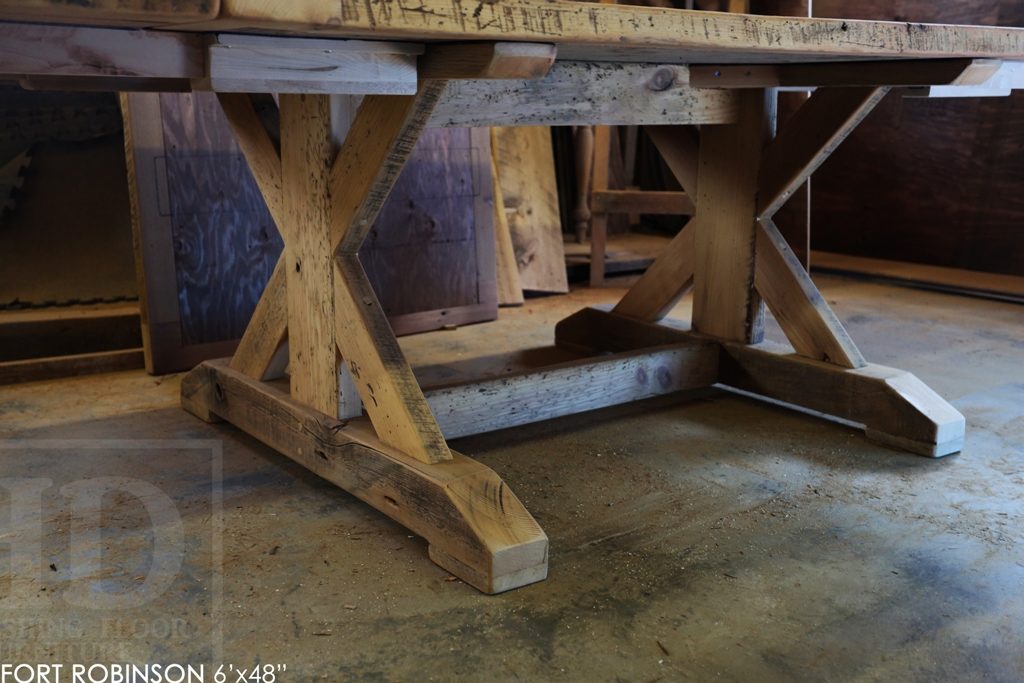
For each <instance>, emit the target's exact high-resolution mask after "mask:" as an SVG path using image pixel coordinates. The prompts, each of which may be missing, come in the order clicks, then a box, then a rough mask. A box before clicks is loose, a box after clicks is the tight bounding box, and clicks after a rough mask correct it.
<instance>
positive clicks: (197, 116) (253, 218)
mask: <svg viewBox="0 0 1024 683" xmlns="http://www.w3.org/2000/svg"><path fill="white" fill-rule="evenodd" d="M160 109H161V121H162V123H163V137H164V148H165V159H164V162H165V164H166V178H167V189H166V192H167V197H166V201H167V204H166V209H165V210H166V213H167V214H169V215H170V221H171V229H172V239H173V245H174V250H173V258H174V272H175V282H176V285H171V286H172V287H174V288H175V289H176V291H177V298H178V308H179V311H178V319H179V320H180V324H181V330H182V342H183V343H184V344H186V345H188V344H202V343H208V342H214V341H220V340H225V339H238V338H239V337H241V336H242V332H243V331H244V330H245V326H246V323H247V322H248V320H249V317H250V316H251V314H252V311H253V309H254V308H255V305H256V302H257V301H258V300H259V297H260V294H261V293H262V290H263V285H264V284H265V283H266V281H267V278H268V277H269V276H270V273H271V271H272V269H273V268H274V264H275V263H276V261H277V255H278V253H279V251H280V249H281V240H280V237H279V235H278V233H277V229H276V227H275V223H274V220H273V218H272V217H271V216H270V214H269V212H268V211H267V207H266V204H265V203H264V201H263V199H262V197H261V196H260V193H259V189H258V187H257V185H256V183H255V181H254V180H253V177H252V175H251V173H250V172H249V170H248V165H247V163H246V161H245V158H244V157H243V156H242V154H241V153H240V150H239V147H238V145H237V144H236V142H235V140H234V137H233V136H232V134H231V131H230V128H229V127H228V125H227V124H226V122H225V119H224V117H223V114H222V113H221V109H220V106H219V104H218V102H217V98H216V97H215V96H214V95H212V94H206V93H193V94H163V95H160ZM242 245H244V247H243V248H240V246H242ZM168 284H170V283H168ZM225 285H227V286H225Z"/></svg>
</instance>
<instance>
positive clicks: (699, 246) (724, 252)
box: [693, 90, 774, 342]
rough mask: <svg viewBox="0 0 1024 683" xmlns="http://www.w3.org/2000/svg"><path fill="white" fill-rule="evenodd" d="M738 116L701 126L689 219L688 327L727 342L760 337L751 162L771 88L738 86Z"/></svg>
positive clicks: (769, 108) (769, 111) (767, 115)
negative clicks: (733, 120) (726, 122)
mask: <svg viewBox="0 0 1024 683" xmlns="http://www.w3.org/2000/svg"><path fill="white" fill-rule="evenodd" d="M740 96H741V98H742V99H741V109H740V119H739V121H738V122H737V123H735V124H733V125H730V126H707V127H706V128H704V129H703V130H702V131H701V144H700V167H699V172H698V181H697V182H698V188H697V215H698V219H697V221H696V223H695V225H694V226H693V227H694V229H695V233H694V251H695V254H696V260H695V264H696V268H695V271H694V296H693V327H694V329H695V330H698V331H700V332H702V333H704V334H708V335H711V336H713V337H718V338H719V339H728V340H732V341H745V342H754V341H759V340H760V336H761V325H762V320H763V314H762V304H761V302H760V299H759V297H758V296H757V294H756V292H755V290H754V217H755V213H754V212H755V209H756V201H757V169H758V166H759V165H760V164H759V162H760V158H761V149H762V147H763V145H764V141H765V139H766V138H767V137H768V136H769V135H770V126H771V125H772V123H773V117H774V91H762V90H743V91H740Z"/></svg>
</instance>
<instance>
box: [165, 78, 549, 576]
mask: <svg viewBox="0 0 1024 683" xmlns="http://www.w3.org/2000/svg"><path fill="white" fill-rule="evenodd" d="M443 87H444V82H443V81H440V80H424V81H422V84H421V86H420V88H419V92H418V93H417V94H416V95H414V96H367V97H365V98H364V99H363V102H362V104H361V106H360V108H359V110H358V113H357V114H356V117H355V120H354V121H353V123H352V126H351V128H350V129H349V131H348V134H347V136H346V137H345V140H344V143H343V144H342V145H341V148H340V150H339V149H337V148H336V145H335V143H334V142H333V136H332V130H331V116H330V101H329V99H328V97H326V96H321V95H282V96H281V98H280V102H281V106H280V116H279V121H280V130H279V131H278V130H277V129H276V127H275V126H274V125H272V123H271V125H268V118H269V120H270V121H271V122H272V120H273V119H274V117H272V116H271V117H267V116H261V115H260V114H261V112H260V111H258V109H257V107H256V106H255V104H254V102H255V100H254V99H253V98H251V97H250V96H248V95H226V94H224V95H221V103H222V105H223V109H224V111H225V114H226V115H227V117H228V120H229V122H230V123H231V125H232V127H233V129H234V131H235V135H236V138H237V139H238V141H239V144H240V146H241V148H242V151H243V153H244V154H245V156H246V158H247V160H248V162H249V166H250V169H251V170H252V172H253V175H254V177H255V178H256V182H257V184H258V186H259V188H260V191H261V192H262V193H263V195H264V197H265V199H266V202H267V206H268V207H269V209H270V212H271V214H272V216H273V218H274V220H275V221H276V222H277V224H278V227H279V230H280V232H281V234H282V237H283V238H284V242H285V249H284V253H283V254H282V256H281V258H280V260H279V262H278V263H277V265H276V267H275V269H274V272H273V275H272V276H271V278H270V281H269V283H268V285H267V288H266V289H265V291H264V293H263V296H262V297H261V299H260V301H259V303H258V305H257V307H256V310H255V312H254V314H253V317H252V320H251V322H250V324H249V327H248V328H247V330H246V332H245V335H244V337H243V339H242V341H241V344H240V345H239V348H238V351H237V353H236V354H235V356H234V357H233V358H232V359H231V360H230V362H229V363H225V362H223V361H212V362H206V363H203V364H201V365H200V366H199V367H198V368H196V369H195V370H193V371H192V373H190V374H189V375H188V376H187V377H186V379H185V380H184V381H183V383H182V401H183V404H184V405H185V407H187V408H188V409H189V410H191V411H192V412H194V413H195V414H197V415H199V416H201V417H204V418H207V419H215V418H224V419H227V420H228V421H230V422H231V423H232V424H234V425H236V426H238V427H240V428H242V429H244V430H245V431H246V432H248V433H250V434H252V435H253V436H256V437H257V438H259V439H261V440H262V441H264V442H265V443H267V444H269V445H271V446H273V447H274V448H275V449H277V450H279V451H280V452H282V453H284V454H285V455H288V456H289V457H291V458H292V459H294V460H296V461H297V462H299V463H300V464H302V465H303V466H305V467H307V468H308V469H310V470H312V471H314V472H316V473H317V474H319V475H321V476H323V477H325V478H326V479H328V480H330V481H332V482H334V483H336V484H337V485H339V486H341V487H342V488H344V489H345V490H347V491H349V492H351V493H353V494H354V495H356V496H358V497H359V498H361V499H362V500H364V501H366V502H368V503H370V504H371V505H373V506H374V507H376V508H377V509H378V510H380V511H382V512H384V513H385V514H387V515H388V516H390V517H392V518H393V519H395V520H397V521H398V522H400V523H401V524H403V525H405V526H406V527H408V528H409V529H411V530H413V531H415V532H416V533H418V534H420V535H422V536H424V537H425V538H426V539H427V540H428V541H429V542H430V556H431V558H432V559H433V560H434V561H435V562H437V563H438V564H440V565H441V566H443V567H444V568H446V569H447V570H448V571H450V572H452V573H453V574H455V575H457V576H459V577H460V578H462V579H463V580H465V581H466V582H467V583H470V584H472V585H474V586H476V587H477V588H479V589H480V590H482V591H485V592H489V593H494V592H500V591H503V590H508V589H510V588H515V587H518V586H522V585H525V584H528V583H532V582H534V581H539V580H541V579H543V578H544V577H545V576H546V574H547V547H548V541H547V537H546V536H545V534H544V532H543V531H542V530H541V529H540V527H539V526H538V525H537V523H536V522H535V521H534V519H533V518H532V517H531V516H530V514H529V512H527V511H526V509H525V508H524V507H523V505H522V503H521V502H520V501H519V500H518V499H517V498H516V496H515V494H513V493H512V491H511V490H510V489H509V488H508V487H507V486H506V485H505V484H504V482H502V480H501V479H500V478H499V477H498V476H497V475H496V474H495V473H494V472H493V471H492V470H491V469H490V468H488V467H485V466H484V465H482V464H480V463H478V462H475V461H473V460H471V459H469V458H466V457H465V456H462V455H459V454H457V453H453V452H451V451H450V450H449V448H448V446H447V444H446V442H445V440H444V437H443V436H442V434H441V430H440V428H439V427H438V423H437V421H436V420H435V418H434V415H433V413H432V412H431V409H430V406H429V405H428V404H427V401H426V399H425V397H424V395H423V392H422V390H421V389H420V387H419V385H418V384H417V382H416V379H415V377H414V376H413V373H412V369H411V368H410V367H409V365H408V363H407V362H406V360H405V357H404V355H403V354H402V351H401V348H400V347H399V345H398V341H397V340H396V339H395V336H394V334H393V332H392V330H391V327H390V325H389V324H388V321H387V318H386V317H385V315H384V312H383V311H382V310H381V306H380V303H379V302H378V300H377V297H376V295H375V294H374V292H373V289H372V288H371V286H370V283H369V281H368V279H367V277H366V274H365V272H364V271H363V269H362V266H361V265H360V263H359V260H358V257H357V252H358V249H359V247H360V245H361V244H362V242H363V240H364V239H365V238H366V236H367V234H368V232H369V230H370V228H371V227H372V225H373V223H374V220H375V218H376V216H377V214H378V212H379V211H380V209H381V206H382V205H383V203H384V200H385V199H386V198H387V195H388V193H389V191H390V190H391V188H392V186H393V185H394V183H395V181H396V179H397V178H398V175H399V173H400V172H401V170H402V167H403V165H404V164H405V162H406V160H407V159H408V157H409V155H410V154H411V152H412V150H413V147H414V146H415V144H416V141H417V139H418V138H419V135H420V133H421V131H422V130H423V128H424V126H425V124H426V121H427V119H428V118H429V116H430V113H431V111H432V109H433V107H434V104H435V103H436V101H437V98H438V96H439V95H440V93H441V91H442V89H443ZM263 104H264V105H265V102H264V103H263ZM263 113H265V112H263ZM285 341H287V344H285V343H284V342H285ZM285 348H286V349H287V356H288V363H287V364H288V368H289V375H290V383H289V385H288V388H287V390H286V391H287V393H283V392H282V391H281V389H280V388H279V387H278V386H277V385H276V384H275V383H274V382H270V381H266V382H265V381H262V380H273V379H275V378H279V377H281V375H282V374H283V363H282V362H281V361H282V355H283V353H282V351H283V350H284V349H285ZM346 376H347V378H348V380H349V382H346V381H345V379H346ZM353 393H356V394H358V397H357V398H356V397H354V396H353V395H352V394H353ZM354 398H355V399H356V400H355V401H353V399H354ZM359 399H361V401H359ZM360 404H361V405H360ZM360 407H362V408H365V411H366V413H367V415H368V418H369V419H368V420H367V419H366V418H363V417H361V416H360V414H361V412H362V411H361V410H360Z"/></svg>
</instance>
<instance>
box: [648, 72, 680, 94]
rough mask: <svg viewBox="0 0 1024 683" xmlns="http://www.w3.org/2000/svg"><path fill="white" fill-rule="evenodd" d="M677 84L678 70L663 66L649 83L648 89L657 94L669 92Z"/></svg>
mask: <svg viewBox="0 0 1024 683" xmlns="http://www.w3.org/2000/svg"><path fill="white" fill-rule="evenodd" d="M675 82H676V70H675V69H673V68H671V67H667V66H663V67H661V68H660V69H658V70H657V71H655V72H654V75H653V76H651V80H649V81H647V87H648V88H649V89H650V90H653V91H655V92H661V91H663V90H668V89H669V88H671V87H672V84H673V83H675Z"/></svg>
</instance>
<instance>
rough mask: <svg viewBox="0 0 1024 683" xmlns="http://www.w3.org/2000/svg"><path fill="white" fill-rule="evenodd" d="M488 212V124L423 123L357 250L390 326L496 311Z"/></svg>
mask: <svg viewBox="0 0 1024 683" xmlns="http://www.w3.org/2000/svg"><path fill="white" fill-rule="evenodd" d="M493 220H494V214H493V203H492V187H491V171H490V136H489V134H488V132H487V131H486V130H483V129H469V128H446V129H427V131H425V132H424V134H423V137H422V138H420V141H419V143H418V144H417V145H416V149H415V150H414V151H413V155H412V157H411V158H410V159H409V162H408V164H406V167H405V169H404V170H403V171H402V175H401V176H399V178H398V182H397V183H396V184H395V187H394V189H393V190H392V191H391V195H390V196H389V197H388V200H387V202H386V203H385V205H384V208H383V210H382V211H381V213H380V215H379V216H378V218H377V221H376V223H375V224H374V226H373V229H372V230H371V231H370V234H369V236H368V237H367V240H366V242H365V243H364V246H363V248H362V249H361V250H360V252H359V258H360V260H361V261H362V263H363V267H364V268H365V269H366V273H367V275H368V277H369V278H370V282H371V283H372V284H373V286H374V289H375V290H376V292H377V296H378V297H379V298H380V301H381V306H382V307H383V309H384V312H385V313H387V315H388V318H389V319H390V320H391V324H392V326H393V327H394V328H395V331H396V332H397V333H399V334H403V333H407V332H415V331H423V330H428V329H437V328H439V327H442V326H444V325H448V324H465V323H468V322H479V321H483V320H493V319H494V318H496V317H497V315H498V303H497V287H496V278H495V249H494V230H493ZM455 309H462V311H461V313H456V310H455Z"/></svg>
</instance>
